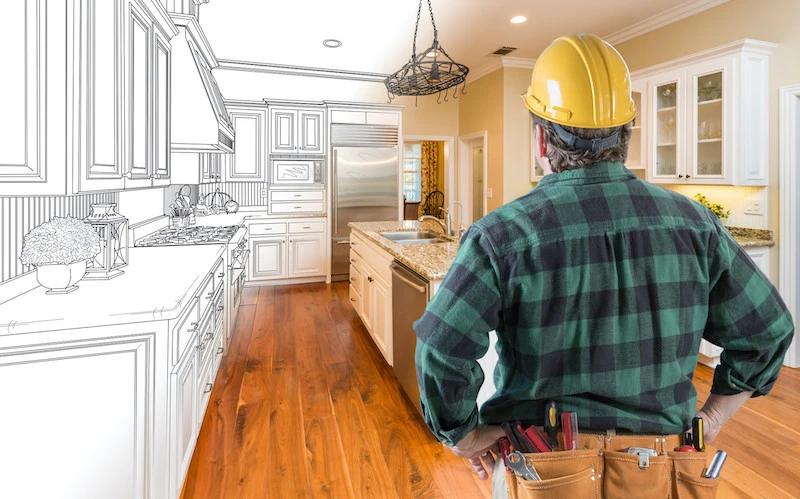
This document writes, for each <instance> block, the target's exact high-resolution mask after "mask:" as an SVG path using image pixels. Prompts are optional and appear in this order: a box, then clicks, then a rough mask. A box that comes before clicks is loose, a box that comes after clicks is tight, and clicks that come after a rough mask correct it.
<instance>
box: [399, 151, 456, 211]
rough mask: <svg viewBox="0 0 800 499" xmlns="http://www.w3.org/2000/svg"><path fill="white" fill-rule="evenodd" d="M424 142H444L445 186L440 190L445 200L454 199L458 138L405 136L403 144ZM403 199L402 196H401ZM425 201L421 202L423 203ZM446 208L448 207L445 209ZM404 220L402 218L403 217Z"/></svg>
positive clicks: (401, 186) (401, 185) (401, 184)
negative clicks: (456, 144)
mask: <svg viewBox="0 0 800 499" xmlns="http://www.w3.org/2000/svg"><path fill="white" fill-rule="evenodd" d="M424 140H432V141H434V142H444V165H443V166H444V185H443V186H441V187H440V188H439V190H441V191H442V192H444V199H445V200H447V199H453V196H452V193H454V192H456V191H455V179H454V175H453V173H454V172H455V163H456V162H455V154H453V153H454V152H455V143H456V138H455V137H453V136H452V135H404V136H403V144H405V143H406V142H422V141H424ZM403 144H401V145H400V151H401V156H400V158H401V159H402V150H403V149H402V147H403ZM400 170H401V172H400V180H401V182H400V190H401V192H402V189H403V183H402V180H403V178H402V163H401V168H400ZM401 199H402V194H401ZM422 201H423V200H420V202H422ZM445 208H446V207H445ZM401 219H402V217H401Z"/></svg>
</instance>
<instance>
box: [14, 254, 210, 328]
mask: <svg viewBox="0 0 800 499" xmlns="http://www.w3.org/2000/svg"><path fill="white" fill-rule="evenodd" d="M224 250H225V246H224V245H222V244H213V245H196V246H184V247H175V246H169V247H152V248H130V254H129V258H130V263H129V264H128V266H127V267H125V268H124V270H125V273H124V274H122V275H120V276H118V277H115V278H113V279H110V280H108V281H102V280H97V281H94V280H92V281H86V280H82V281H80V282H78V289H77V290H76V291H74V292H72V293H69V294H66V295H46V294H45V291H46V290H45V289H44V288H43V287H41V286H39V287H36V288H34V289H32V290H31V291H28V292H27V293H24V294H22V295H20V296H18V297H16V298H14V299H12V300H9V301H7V302H5V303H3V304H0V337H2V336H4V335H9V334H25V333H34V332H41V331H53V330H62V329H73V328H86V327H94V326H108V325H115V324H129V323H134V322H147V321H155V320H169V319H174V318H176V317H178V315H180V312H181V310H182V309H183V307H184V306H185V305H186V304H187V303H189V301H190V300H191V299H192V297H193V296H194V295H195V294H196V293H197V292H198V290H199V288H200V284H201V282H202V280H203V278H204V277H205V276H206V274H207V273H208V272H209V271H210V270H211V267H212V265H213V264H214V262H216V261H217V259H218V258H220V257H222V254H223V252H224Z"/></svg>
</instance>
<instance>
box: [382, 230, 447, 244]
mask: <svg viewBox="0 0 800 499" xmlns="http://www.w3.org/2000/svg"><path fill="white" fill-rule="evenodd" d="M381 235H382V236H383V237H385V238H386V239H388V240H390V241H393V242H395V243H397V244H436V243H449V242H450V240H449V239H447V238H445V237H442V235H441V234H439V233H437V232H431V231H427V230H421V231H418V230H398V231H392V232H382V233H381Z"/></svg>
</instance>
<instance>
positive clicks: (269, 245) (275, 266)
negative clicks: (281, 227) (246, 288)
mask: <svg viewBox="0 0 800 499" xmlns="http://www.w3.org/2000/svg"><path fill="white" fill-rule="evenodd" d="M285 248H286V236H279V237H261V236H251V237H250V261H249V264H248V267H247V269H248V272H247V280H248V281H262V280H268V279H285V278H286V252H285Z"/></svg>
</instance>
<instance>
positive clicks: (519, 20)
mask: <svg viewBox="0 0 800 499" xmlns="http://www.w3.org/2000/svg"><path fill="white" fill-rule="evenodd" d="M527 20H528V18H527V17H525V16H514V17H512V18H511V19H509V21H510V22H511V24H520V23H524V22H525V21H527Z"/></svg>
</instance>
